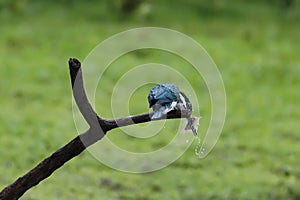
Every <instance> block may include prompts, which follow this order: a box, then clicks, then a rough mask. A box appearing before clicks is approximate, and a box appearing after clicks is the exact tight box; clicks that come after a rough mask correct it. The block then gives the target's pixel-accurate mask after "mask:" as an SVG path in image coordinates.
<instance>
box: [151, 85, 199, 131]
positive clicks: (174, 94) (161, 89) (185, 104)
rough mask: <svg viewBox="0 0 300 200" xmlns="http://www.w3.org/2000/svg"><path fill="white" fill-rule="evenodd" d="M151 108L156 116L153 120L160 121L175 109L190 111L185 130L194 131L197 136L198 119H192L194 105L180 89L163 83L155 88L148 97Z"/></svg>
mask: <svg viewBox="0 0 300 200" xmlns="http://www.w3.org/2000/svg"><path fill="white" fill-rule="evenodd" d="M148 102H149V107H150V108H152V109H153V111H154V114H153V116H152V117H151V119H159V118H161V117H162V116H163V115H165V114H167V113H168V112H170V111H171V110H173V109H176V110H183V109H185V110H188V111H189V113H190V116H189V117H187V125H186V127H185V130H192V131H193V133H194V135H195V136H196V135H197V131H196V129H197V128H196V126H198V121H199V120H198V121H197V118H195V117H192V104H191V102H190V100H189V99H188V98H187V96H186V95H185V94H184V93H183V92H181V91H180V90H179V88H178V87H177V86H176V85H174V84H171V83H163V84H158V85H156V86H154V87H153V88H152V89H151V90H150V93H149V95H148Z"/></svg>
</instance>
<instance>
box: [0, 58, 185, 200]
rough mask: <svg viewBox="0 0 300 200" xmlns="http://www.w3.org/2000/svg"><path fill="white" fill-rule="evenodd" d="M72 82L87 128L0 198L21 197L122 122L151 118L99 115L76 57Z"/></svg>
mask: <svg viewBox="0 0 300 200" xmlns="http://www.w3.org/2000/svg"><path fill="white" fill-rule="evenodd" d="M69 68H70V77H71V84H72V88H73V95H74V99H75V101H76V104H77V106H78V108H79V110H80V112H81V113H82V115H83V117H84V118H85V120H86V121H87V123H88V124H89V126H90V128H89V129H88V130H87V131H86V132H85V133H82V134H80V135H79V136H77V137H75V138H74V139H73V140H71V141H70V142H69V143H68V144H66V145H65V146H63V147H61V148H60V149H58V150H57V151H56V152H54V153H53V154H52V155H51V156H49V157H48V158H46V159H44V160H43V161H41V162H40V163H39V164H38V165H37V166H36V167H34V168H33V169H31V170H30V171H29V172H27V173H26V174H25V175H24V176H22V177H19V178H18V179H17V180H16V181H15V182H13V183H12V184H11V185H8V186H7V187H5V188H4V189H3V190H2V191H1V192H0V200H15V199H18V198H19V197H21V196H22V195H23V194H24V193H25V192H26V191H27V190H29V189H30V188H31V187H33V186H35V185H37V184H39V183H40V182H41V181H42V180H44V179H46V178H47V177H49V176H50V175H51V174H52V173H53V172H54V171H55V170H57V169H58V168H60V167H61V166H63V165H64V164H65V163H66V162H68V161H69V160H71V159H72V158H74V157H76V156H77V155H79V154H80V153H81V152H82V151H84V150H85V149H86V148H87V147H89V146H90V145H92V144H94V143H96V142H97V141H98V140H100V139H102V138H103V137H104V135H105V134H106V132H108V131H109V130H112V129H114V128H118V127H121V126H128V125H132V124H138V123H144V122H149V121H151V116H152V115H153V113H144V114H139V115H134V116H128V117H123V118H118V119H112V120H106V119H103V118H101V117H99V116H98V115H97V114H96V112H95V111H94V109H93V108H92V106H91V105H90V103H89V101H88V98H87V96H86V93H85V90H84V85H83V79H82V72H81V64H80V62H79V61H78V60H77V59H75V58H70V60H69ZM188 115H189V112H188V111H184V110H183V111H177V110H174V111H171V112H169V113H168V114H167V115H166V116H163V117H162V118H161V119H165V118H166V119H174V118H183V117H188Z"/></svg>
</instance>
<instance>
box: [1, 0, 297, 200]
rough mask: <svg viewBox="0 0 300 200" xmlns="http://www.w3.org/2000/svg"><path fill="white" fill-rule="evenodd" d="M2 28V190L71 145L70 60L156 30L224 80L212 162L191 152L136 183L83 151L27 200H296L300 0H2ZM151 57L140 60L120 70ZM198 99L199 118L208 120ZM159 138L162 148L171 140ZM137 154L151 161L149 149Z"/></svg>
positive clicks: (141, 145) (133, 176) (137, 110)
mask: <svg viewBox="0 0 300 200" xmlns="http://www.w3.org/2000/svg"><path fill="white" fill-rule="evenodd" d="M0 24H1V26H0V30H1V36H0V61H1V66H0V96H1V98H0V105H1V109H0V124H1V125H0V148H1V151H0V152H1V153H0V157H1V159H0V188H4V187H5V186H6V185H8V184H10V183H11V182H13V181H14V180H15V179H16V178H17V177H19V176H21V175H23V174H24V173H26V172H27V171H28V170H29V169H31V168H32V167H34V166H35V165H36V164H37V163H38V162H39V161H40V160H42V159H43V158H45V157H47V156H48V155H50V154H51V153H52V152H54V151H55V150H57V149H58V148H59V147H61V146H63V145H64V144H65V143H67V142H68V141H70V140H71V139H72V138H74V137H75V136H76V129H75V126H74V122H73V117H72V101H71V87H70V80H69V75H68V73H69V72H68V66H67V61H68V58H69V57H77V58H79V59H80V60H83V59H84V58H85V57H86V56H87V54H88V53H89V52H90V51H91V50H92V49H93V48H94V47H95V46H96V45H97V44H98V43H99V42H101V41H103V40H104V39H106V38H107V37H109V36H111V35H113V34H116V33H118V32H121V31H124V30H127V29H130V28H135V27H144V26H159V27H165V28H171V29H175V30H178V31H180V32H183V33H185V34H187V35H189V36H191V37H192V38H194V39H195V40H196V41H197V42H199V43H200V44H202V45H203V47H204V48H205V49H206V50H207V51H208V53H209V54H210V55H211V56H212V58H213V59H214V61H215V62H216V64H217V66H218V67H219V70H220V72H221V74H222V76H223V79H224V84H225V87H226V92H227V101H228V102H227V110H228V111H227V120H226V123H225V126H224V130H223V133H222V135H221V137H220V139H219V141H218V143H217V145H216V146H215V148H214V150H213V151H212V152H211V154H210V155H209V156H208V157H207V158H205V159H204V160H199V159H197V158H196V156H195V155H194V147H195V145H196V144H193V145H192V146H191V147H190V148H189V149H188V150H187V151H186V153H185V154H184V155H183V156H182V157H181V158H180V159H179V160H177V161H176V162H174V163H173V164H171V165H170V166H168V167H167V168H164V169H162V170H160V171H157V172H152V173H147V174H142V175H137V174H128V173H123V172H119V171H116V170H113V169H110V168H108V167H106V166H104V165H102V164H100V163H99V162H98V161H97V160H96V159H95V158H93V156H91V155H90V154H89V153H88V152H84V153H82V154H81V155H79V156H78V157H76V158H74V159H73V160H71V161H70V162H68V163H67V164H65V165H64V166H63V167H62V168H61V169H59V170H57V171H56V172H55V173H54V174H53V175H52V176H51V177H49V178H48V179H46V180H44V181H43V182H41V183H40V184H39V185H38V186H36V187H34V188H32V189H31V190H29V191H28V192H27V193H26V194H25V195H24V196H23V197H22V198H21V199H24V200H25V199H26V200H29V199H144V200H148V199H149V200H150V199H299V198H300V190H299V189H300V182H299V181H300V169H299V166H300V160H299V157H298V156H299V155H300V145H299V141H300V135H299V130H300V124H299V119H300V112H299V110H298V109H299V87H300V79H299V75H300V59H299V48H300V40H299V35H300V2H299V1H297V0H294V1H293V0H274V1H272V0H261V1H259V0H254V1H251V2H250V1H246V0H244V1H243V0H240V1H238V0H213V1H204V0H199V1H197V0H186V1H184V0H177V1H170V0H168V1H167V0H143V1H137V0H131V1H130V0H112V1H109V0H106V1H96V0H94V1H79V0H53V1H33V0H11V1H9V0H1V1H0ZM155 56H156V54H155V53H151V52H150V53H149V52H141V53H140V54H138V56H131V57H130V56H129V57H127V58H124V59H123V60H122V62H123V63H122V64H124V66H131V65H132V64H133V63H143V61H145V60H147V61H148V60H150V61H151V60H152V58H153V59H154V60H155V59H156V57H155ZM145 57H146V58H147V59H145ZM164 59H166V60H168V62H169V63H174V62H173V57H172V56H165V57H164ZM174 64H175V63H174ZM119 65H120V64H119ZM186 73H189V72H186ZM114 74H115V73H114V71H111V73H110V72H109V71H108V72H107V74H106V78H105V79H104V80H103V81H104V85H105V86H106V88H105V89H104V90H101V91H98V94H97V95H99V98H100V97H101V95H102V96H103V99H102V100H101V101H103V102H98V104H100V105H101V104H103V103H104V104H105V103H107V104H109V102H108V99H109V98H108V97H109V96H110V92H111V90H112V88H111V87H110V86H111V85H112V84H113V83H114V80H115V78H116V77H114ZM190 74H193V73H190ZM105 81H106V82H105ZM139 92H140V93H141V94H144V93H146V92H148V91H147V90H145V89H144V90H143V89H141V90H139ZM199 92H201V91H199ZM203 93H205V94H206V93H207V92H205V87H203ZM144 95H147V94H144ZM199 95H200V96H201V93H200V94H199ZM134 96H135V99H136V100H135V101H133V100H132V103H131V106H130V112H132V113H140V112H145V111H147V109H148V108H147V106H144V105H145V104H146V103H147V102H146V99H145V98H144V97H142V96H141V95H139V94H138V93H137V94H136V95H134ZM203 98H204V99H203V102H204V103H203V105H200V106H201V111H203V112H202V113H203V114H202V115H204V116H209V115H210V113H209V112H210V108H209V102H208V101H209V99H208V96H207V94H206V95H203ZM106 100H107V102H105V101H106ZM136 102H139V103H138V104H137V106H134V105H135V104H136ZM143 106H144V107H143ZM99 108H100V107H99ZM103 112H104V113H103V115H105V116H106V117H110V110H105V111H103ZM201 125H202V124H201ZM206 125H207V122H206V121H205V120H204V122H203V126H204V127H205V126H206ZM168 130H169V132H170V134H171V132H172V126H171V127H170V128H169V129H167V130H165V131H164V132H168ZM202 130H204V129H202ZM200 134H201V129H200ZM162 135H164V136H163V137H161V140H162V141H161V143H159V142H158V143H157V145H158V146H159V145H163V144H164V142H166V141H168V140H169V138H168V137H167V136H166V135H168V133H166V134H162ZM171 135H172V134H171ZM111 137H112V138H114V139H115V140H118V138H119V140H120V139H121V140H120V141H119V142H120V145H123V146H126V145H127V142H129V140H130V139H129V138H128V137H126V136H124V135H122V134H118V131H114V133H112V134H111ZM164 140H165V141H164ZM130 145H131V146H133V147H134V148H137V149H139V148H144V149H146V150H147V142H141V143H139V141H138V140H134V141H131V142H130ZM145 146H146V148H145Z"/></svg>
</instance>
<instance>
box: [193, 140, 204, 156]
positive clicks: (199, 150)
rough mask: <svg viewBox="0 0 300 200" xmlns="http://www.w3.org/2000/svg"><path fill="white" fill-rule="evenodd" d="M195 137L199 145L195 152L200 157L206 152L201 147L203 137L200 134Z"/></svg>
mask: <svg viewBox="0 0 300 200" xmlns="http://www.w3.org/2000/svg"><path fill="white" fill-rule="evenodd" d="M195 138H196V140H197V145H196V147H195V154H196V156H197V157H199V158H200V154H202V155H203V154H204V152H203V149H201V139H200V137H199V136H198V135H197V136H196V137H195Z"/></svg>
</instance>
